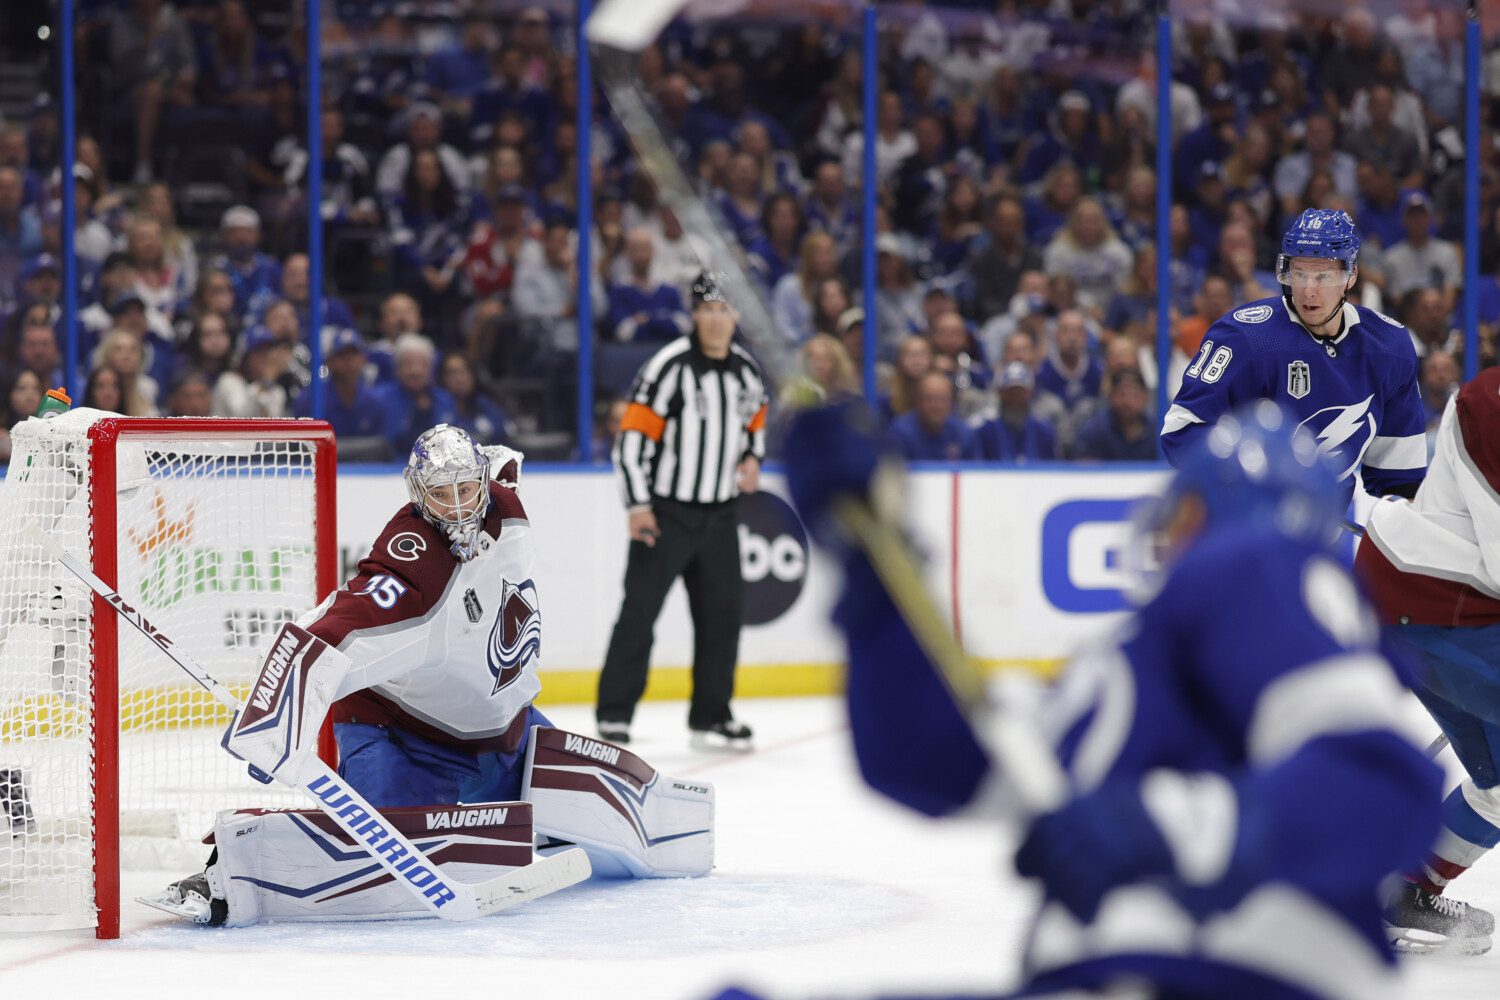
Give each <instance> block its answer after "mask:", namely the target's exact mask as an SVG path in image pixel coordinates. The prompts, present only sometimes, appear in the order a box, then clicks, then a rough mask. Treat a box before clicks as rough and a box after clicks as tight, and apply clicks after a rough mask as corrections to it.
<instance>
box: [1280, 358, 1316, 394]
mask: <svg viewBox="0 0 1500 1000" xmlns="http://www.w3.org/2000/svg"><path fill="white" fill-rule="evenodd" d="M1286 392H1287V395H1288V396H1291V397H1292V398H1293V399H1301V398H1302V397H1303V396H1306V395H1307V394H1308V393H1309V392H1312V369H1311V368H1309V367H1308V366H1307V362H1306V361H1293V362H1292V363H1291V364H1289V365H1287V366H1286Z"/></svg>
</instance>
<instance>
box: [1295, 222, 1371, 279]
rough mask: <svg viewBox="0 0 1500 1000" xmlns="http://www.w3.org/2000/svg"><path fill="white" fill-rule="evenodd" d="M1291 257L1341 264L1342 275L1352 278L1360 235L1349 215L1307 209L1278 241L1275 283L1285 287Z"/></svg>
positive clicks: (1356, 261) (1357, 259)
mask: <svg viewBox="0 0 1500 1000" xmlns="http://www.w3.org/2000/svg"><path fill="white" fill-rule="evenodd" d="M1294 257H1321V258H1324V259H1326V260H1336V261H1340V262H1342V263H1343V265H1344V272H1345V274H1353V273H1354V266H1355V264H1357V263H1358V262H1359V231H1358V230H1356V229H1355V228H1354V220H1353V219H1351V218H1349V213H1348V212H1344V211H1341V210H1339V209H1331V208H1309V209H1308V210H1307V211H1305V212H1303V213H1302V214H1301V215H1299V216H1297V221H1295V222H1293V223H1292V225H1291V228H1289V229H1288V230H1287V231H1286V235H1285V236H1283V237H1282V238H1281V252H1280V253H1279V254H1277V255H1276V280H1277V281H1280V282H1281V283H1282V284H1283V285H1285V284H1287V283H1288V282H1287V280H1286V275H1287V273H1288V271H1289V270H1290V269H1291V262H1292V258H1294Z"/></svg>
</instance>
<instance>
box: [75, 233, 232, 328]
mask: <svg viewBox="0 0 1500 1000" xmlns="http://www.w3.org/2000/svg"><path fill="white" fill-rule="evenodd" d="M217 273H220V274H222V273H223V272H217ZM224 280H225V282H226V284H227V282H228V280H229V279H228V275H225V276H224ZM134 289H135V264H133V263H132V262H131V259H130V255H129V254H127V253H125V252H124V251H123V250H117V251H115V252H114V253H112V254H110V255H109V256H108V257H106V258H104V264H103V266H102V267H100V269H99V280H98V285H97V287H96V289H95V291H96V292H97V295H98V300H97V301H95V302H93V303H91V304H90V305H88V306H87V307H86V308H84V309H83V310H82V311H81V312H80V313H79V314H78V323H79V325H80V326H81V327H82V331H81V332H82V339H83V341H84V348H85V350H92V349H93V347H94V345H96V344H97V343H98V342H99V338H100V337H102V336H103V335H104V334H105V333H107V332H108V331H109V330H110V328H111V327H113V326H114V325H115V320H114V316H113V315H112V314H111V313H110V307H111V306H112V305H113V304H114V302H115V299H116V298H118V297H119V296H120V295H121V293H123V292H126V291H134ZM233 299H234V294H233V290H232V289H231V292H230V302H231V304H232V303H233Z"/></svg>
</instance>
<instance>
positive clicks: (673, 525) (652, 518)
mask: <svg viewBox="0 0 1500 1000" xmlns="http://www.w3.org/2000/svg"><path fill="white" fill-rule="evenodd" d="M692 305H693V326H694V330H693V332H692V333H690V334H688V335H687V336H685V337H679V338H678V339H676V340H674V341H672V342H671V343H670V344H668V345H667V346H665V347H663V348H662V349H661V350H660V351H657V352H656V354H655V356H654V357H652V358H651V360H650V361H648V362H646V364H645V366H644V367H643V368H642V369H641V371H640V374H638V375H637V376H636V379H635V387H634V389H633V391H632V394H631V400H630V404H629V408H628V409H627V410H626V411H625V418H624V420H623V421H621V423H620V436H619V438H618V440H617V441H616V443H615V449H614V462H615V469H616V472H617V475H618V476H619V478H620V481H621V487H622V491H623V493H624V497H625V503H626V505H627V506H628V507H629V508H630V556H629V562H628V563H627V564H626V567H625V599H624V601H623V602H622V603H621V605H620V617H619V618H618V619H617V620H616V621H615V630H614V633H613V634H612V635H611V636H610V639H609V652H608V653H607V654H605V657H604V669H603V671H602V672H601V673H600V674H599V705H598V708H597V709H596V711H595V717H596V719H597V720H598V723H599V735H600V737H601V738H603V739H606V740H610V741H611V742H614V743H629V742H630V720H631V718H632V716H634V714H635V704H636V702H638V701H640V698H641V694H642V693H643V692H644V691H645V690H646V674H647V670H648V663H649V660H650V657H651V640H652V632H653V630H654V628H655V626H656V617H657V615H659V614H661V606H662V602H663V601H665V600H666V598H667V590H668V589H669V588H670V587H671V586H672V581H674V580H676V579H677V578H678V577H679V576H680V577H682V582H683V585H684V586H685V587H686V588H687V595H688V606H689V608H691V610H692V615H693V696H692V702H691V704H690V706H689V708H688V728H689V729H690V730H691V731H692V742H693V745H694V746H695V747H699V748H709V747H718V748H724V747H728V748H741V747H746V746H748V745H749V743H750V727H749V726H747V725H745V724H744V723H743V722H737V721H735V719H734V717H733V715H732V714H731V713H730V711H729V698H730V695H732V694H733V693H734V667H735V661H736V660H737V659H738V657H739V644H740V616H741V610H742V609H741V597H740V593H741V587H742V585H741V579H740V542H739V526H738V518H737V517H736V516H735V503H734V500H735V497H737V496H738V495H739V494H740V493H741V492H746V493H753V492H755V490H756V489H757V487H758V486H759V484H760V463H761V459H762V458H763V457H764V456H765V453H766V434H765V424H766V400H767V396H766V383H765V378H764V376H762V375H761V372H760V367H759V366H758V365H757V364H756V363H755V360H754V359H753V358H751V357H750V355H749V354H748V353H747V352H745V351H744V350H742V349H741V348H740V347H739V346H738V345H736V344H734V343H732V341H733V339H734V328H735V324H736V322H737V320H738V316H737V314H736V313H735V311H734V310H733V309H732V308H731V307H730V305H729V303H728V302H727V301H725V299H724V295H723V293H722V292H721V291H720V290H719V286H718V284H717V283H715V281H714V279H713V278H712V277H711V276H710V275H709V274H707V273H706V272H705V273H702V274H699V275H698V277H697V279H695V280H694V281H693V290H692Z"/></svg>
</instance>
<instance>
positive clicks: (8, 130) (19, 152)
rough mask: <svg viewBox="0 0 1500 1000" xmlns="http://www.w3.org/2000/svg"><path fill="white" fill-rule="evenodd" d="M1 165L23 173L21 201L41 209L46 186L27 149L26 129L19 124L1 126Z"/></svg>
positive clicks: (28, 205) (29, 206) (30, 206)
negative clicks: (32, 163)
mask: <svg viewBox="0 0 1500 1000" xmlns="http://www.w3.org/2000/svg"><path fill="white" fill-rule="evenodd" d="M0 167H9V168H11V169H12V170H14V171H16V173H18V174H20V175H21V203H22V204H23V205H25V206H27V207H28V208H34V209H37V210H40V209H41V207H42V201H43V200H44V197H45V194H46V186H45V185H44V184H43V183H42V179H41V177H39V176H38V175H37V173H36V171H35V170H32V169H31V156H30V154H29V153H28V152H27V149H26V130H25V129H23V128H21V127H20V126H18V125H12V126H9V127H5V128H0Z"/></svg>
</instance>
